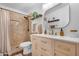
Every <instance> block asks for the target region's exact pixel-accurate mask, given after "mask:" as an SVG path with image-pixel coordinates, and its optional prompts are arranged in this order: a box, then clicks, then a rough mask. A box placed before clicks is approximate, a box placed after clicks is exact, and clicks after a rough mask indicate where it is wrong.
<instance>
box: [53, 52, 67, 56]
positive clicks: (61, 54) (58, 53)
mask: <svg viewBox="0 0 79 59" xmlns="http://www.w3.org/2000/svg"><path fill="white" fill-rule="evenodd" d="M54 55H55V56H66V54H64V53H62V52H59V51H55V53H54Z"/></svg>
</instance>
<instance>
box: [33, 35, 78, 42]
mask: <svg viewBox="0 0 79 59" xmlns="http://www.w3.org/2000/svg"><path fill="white" fill-rule="evenodd" d="M32 35H35V36H41V37H47V38H53V39H55V40H64V41H69V42H75V43H79V38H72V37H68V36H56V35H47V34H32Z"/></svg>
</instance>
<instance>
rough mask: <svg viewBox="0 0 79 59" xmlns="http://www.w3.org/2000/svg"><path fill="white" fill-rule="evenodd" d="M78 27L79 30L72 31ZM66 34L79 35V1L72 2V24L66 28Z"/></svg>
mask: <svg viewBox="0 0 79 59" xmlns="http://www.w3.org/2000/svg"><path fill="white" fill-rule="evenodd" d="M71 29H76V30H78V32H73V33H72V32H70V30H71ZM64 31H65V35H67V36H72V37H79V3H70V24H69V26H67V27H66V28H65V29H64Z"/></svg>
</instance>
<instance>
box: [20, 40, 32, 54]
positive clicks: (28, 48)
mask: <svg viewBox="0 0 79 59" xmlns="http://www.w3.org/2000/svg"><path fill="white" fill-rule="evenodd" d="M19 47H20V48H22V49H23V54H24V55H27V54H29V53H31V52H32V43H31V42H30V41H27V42H23V43H21V44H20V45H19Z"/></svg>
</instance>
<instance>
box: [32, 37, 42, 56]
mask: <svg viewBox="0 0 79 59" xmlns="http://www.w3.org/2000/svg"><path fill="white" fill-rule="evenodd" d="M31 41H32V55H33V56H40V53H41V52H40V51H39V40H38V38H37V37H32V39H31Z"/></svg>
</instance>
